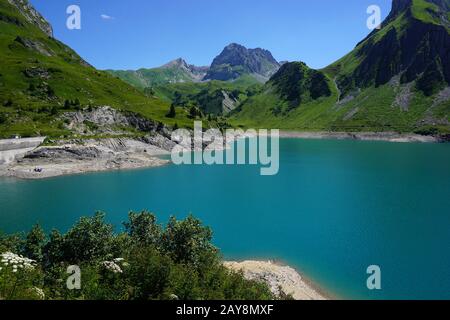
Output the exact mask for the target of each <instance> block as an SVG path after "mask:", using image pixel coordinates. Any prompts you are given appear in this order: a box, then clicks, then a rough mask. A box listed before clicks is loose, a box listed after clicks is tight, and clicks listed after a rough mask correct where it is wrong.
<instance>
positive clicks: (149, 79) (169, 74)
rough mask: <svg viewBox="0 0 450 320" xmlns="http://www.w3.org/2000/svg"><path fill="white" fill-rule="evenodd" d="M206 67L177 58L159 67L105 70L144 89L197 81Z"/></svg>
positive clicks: (200, 78) (204, 73)
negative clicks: (134, 69)
mask: <svg viewBox="0 0 450 320" xmlns="http://www.w3.org/2000/svg"><path fill="white" fill-rule="evenodd" d="M208 69H209V68H208V67H197V66H194V65H190V64H188V63H187V62H186V61H184V60H183V59H181V58H179V59H176V60H173V61H171V62H169V63H167V64H165V65H163V66H161V67H159V68H152V69H144V68H143V69H139V70H136V71H133V70H107V72H109V73H111V74H112V75H114V76H117V77H119V78H120V79H122V80H124V81H125V82H127V83H129V84H131V85H132V86H134V87H136V88H138V89H145V88H151V87H154V86H160V85H164V84H168V83H180V82H199V81H201V80H202V79H203V78H204V77H205V75H206V73H207V71H208Z"/></svg>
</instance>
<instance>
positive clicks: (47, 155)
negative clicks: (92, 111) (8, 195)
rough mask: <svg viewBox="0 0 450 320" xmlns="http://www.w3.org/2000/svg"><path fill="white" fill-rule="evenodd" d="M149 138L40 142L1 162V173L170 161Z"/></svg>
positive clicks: (45, 173) (32, 175)
mask: <svg viewBox="0 0 450 320" xmlns="http://www.w3.org/2000/svg"><path fill="white" fill-rule="evenodd" d="M155 144H156V143H155V141H153V144H150V143H149V142H148V141H144V140H135V139H131V138H111V139H101V140H85V141H82V142H80V141H70V142H66V143H58V144H57V145H55V146H40V147H37V148H36V149H34V150H31V151H28V152H27V153H25V154H24V155H23V157H18V158H17V159H15V160H13V161H11V162H10V163H7V164H3V165H1V166H0V176H4V177H14V178H21V179H42V178H50V177H56V176H62V175H70V174H79V173H86V172H97V171H108V170H121V169H137V168H147V167H157V166H163V165H167V164H168V163H170V161H169V160H164V159H161V158H160V157H158V156H160V155H165V154H168V151H167V150H166V149H164V148H161V147H159V146H157V145H155Z"/></svg>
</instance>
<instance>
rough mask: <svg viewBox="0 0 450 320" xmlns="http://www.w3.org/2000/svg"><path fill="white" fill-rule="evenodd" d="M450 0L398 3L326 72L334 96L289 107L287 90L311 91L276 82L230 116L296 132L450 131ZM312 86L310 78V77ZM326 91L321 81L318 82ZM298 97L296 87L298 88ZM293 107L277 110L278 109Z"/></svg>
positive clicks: (281, 73) (398, 0) (240, 121)
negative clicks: (379, 26)
mask: <svg viewBox="0 0 450 320" xmlns="http://www.w3.org/2000/svg"><path fill="white" fill-rule="evenodd" d="M448 8H449V0H428V1H425V0H394V1H393V5H392V11H391V13H390V14H389V16H388V17H387V19H386V20H385V21H384V22H383V24H382V28H381V29H380V30H375V31H373V32H372V33H371V34H369V35H368V36H367V37H366V38H365V39H364V40H363V41H361V42H360V43H359V44H358V45H357V46H356V48H355V49H354V50H353V51H352V52H350V53H349V54H348V55H346V56H345V57H343V58H342V59H340V60H338V61H337V62H335V63H333V64H332V65H330V66H329V67H327V68H325V69H323V70H321V71H322V74H323V75H325V76H326V79H327V82H328V87H329V89H330V91H331V95H330V97H329V98H319V99H317V100H316V101H310V102H305V101H303V103H300V104H298V105H296V104H297V101H296V100H293V101H294V102H295V103H292V99H291V100H290V99H289V97H288V96H286V95H283V94H282V92H283V91H292V89H293V88H294V89H296V90H297V91H298V93H299V94H300V95H302V94H306V95H308V94H310V92H308V88H305V87H303V86H302V85H301V84H299V85H295V86H294V87H292V86H293V83H292V82H285V83H284V84H282V88H278V89H276V88H275V89H274V81H273V80H274V78H275V79H276V78H280V77H286V75H284V74H285V73H287V72H288V71H289V70H287V69H285V68H281V69H280V70H279V72H278V73H277V74H276V75H275V76H274V77H272V79H271V81H269V82H268V83H267V85H266V87H265V88H264V90H263V92H262V93H261V94H260V95H257V96H255V97H253V98H251V99H249V101H247V102H246V103H245V104H244V105H243V106H242V108H240V110H241V111H240V112H239V113H235V114H234V115H233V123H234V124H235V125H252V126H271V127H272V126H277V127H280V128H288V129H299V130H337V131H392V130H396V131H405V132H411V131H417V132H420V133H431V134H437V133H444V134H445V133H448V132H450V88H449V83H450V78H449V73H450V56H449V55H450V37H449V22H448V16H449V9H448ZM311 81H312V79H311ZM321 86H323V84H322V85H321ZM294 92H295V90H294ZM286 104H287V105H289V104H290V105H291V107H290V108H289V109H285V111H286V110H287V111H288V112H281V113H280V112H274V111H277V110H276V109H275V110H274V109H273V106H275V105H286Z"/></svg>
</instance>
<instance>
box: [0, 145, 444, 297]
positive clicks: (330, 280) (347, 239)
mask: <svg viewBox="0 0 450 320" xmlns="http://www.w3.org/2000/svg"><path fill="white" fill-rule="evenodd" d="M280 157H281V159H280V172H279V174H278V175H276V176H268V177H262V176H260V175H259V168H258V167H255V166H175V165H170V166H166V167H161V168H152V169H144V170H133V171H121V172H119V171H115V172H105V173H93V174H85V175H74V176H66V177H58V178H52V179H46V180H39V181H21V180H15V179H2V180H0V229H1V230H3V231H5V232H15V231H24V230H29V229H30V228H31V226H32V225H33V224H35V223H37V222H39V223H40V224H41V225H42V226H43V227H44V228H46V229H47V230H50V229H51V228H57V229H60V230H62V231H65V230H67V228H69V227H70V226H71V225H73V224H74V223H75V222H76V221H77V220H78V218H79V217H80V216H82V215H92V214H93V213H94V212H95V211H97V210H101V211H104V212H106V213H107V214H108V215H107V218H108V221H110V222H112V223H114V224H115V225H117V226H120V223H121V222H122V221H124V220H126V219H127V213H128V211H129V210H141V209H148V210H150V211H153V212H155V213H156V214H157V216H158V217H159V219H160V220H161V221H164V222H165V221H167V219H168V217H169V216H170V215H176V216H177V217H179V218H183V217H185V216H186V215H187V214H189V213H193V214H194V215H195V216H197V217H199V218H200V219H201V220H202V221H203V222H204V223H205V224H206V225H209V226H211V227H212V228H213V231H214V242H215V244H216V245H217V246H218V247H220V248H221V250H222V252H223V254H224V256H225V258H226V259H277V260H281V261H283V262H285V263H287V264H289V265H291V266H293V267H296V268H297V269H298V270H299V271H301V272H303V273H304V274H305V275H307V276H308V277H309V278H310V279H311V280H313V281H314V282H316V283H318V284H320V285H321V286H322V287H323V288H324V289H326V290H328V291H329V292H331V293H333V294H334V295H336V296H338V297H342V298H375V299H381V298H388V299H398V298H402V299H406V298H410V299H423V298H424V299H430V298H434V299H442V298H447V299H449V298H450V144H414V143H409V144H395V143H387V142H361V141H348V140H347V141H331V140H296V139H282V141H281V143H280ZM369 265H379V266H380V267H381V271H382V290H380V291H369V290H368V289H367V287H366V279H367V277H368V275H367V274H366V269H367V267H368V266H369Z"/></svg>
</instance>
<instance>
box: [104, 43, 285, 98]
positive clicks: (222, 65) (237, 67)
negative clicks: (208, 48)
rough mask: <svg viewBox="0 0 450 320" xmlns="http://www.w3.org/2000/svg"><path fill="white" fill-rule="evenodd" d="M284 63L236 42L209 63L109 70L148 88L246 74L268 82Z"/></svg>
mask: <svg viewBox="0 0 450 320" xmlns="http://www.w3.org/2000/svg"><path fill="white" fill-rule="evenodd" d="M280 66H281V64H280V63H279V62H278V61H276V60H275V58H274V57H273V56H272V54H271V53H270V51H268V50H264V49H261V48H256V49H247V48H246V47H244V46H242V45H239V44H237V43H232V44H230V45H228V46H226V47H225V48H224V49H223V51H222V52H221V53H220V54H219V55H218V56H217V57H215V58H214V60H213V62H212V64H211V66H208V67H206V66H205V67H196V66H194V65H190V64H188V63H187V62H186V61H185V60H183V59H182V58H178V59H176V60H173V61H171V62H169V63H167V64H165V65H163V66H161V67H158V68H150V69H145V68H143V69H139V70H107V71H108V72H109V73H111V74H112V75H115V76H117V77H119V78H120V79H122V80H124V81H126V82H128V83H130V84H131V85H133V86H135V87H137V88H140V89H144V88H151V87H154V86H159V85H164V84H169V83H183V82H204V81H211V80H219V81H235V80H237V79H239V78H240V77H243V76H249V78H253V79H254V82H259V83H265V82H267V81H268V80H269V79H270V77H271V76H273V75H274V74H275V73H276V72H277V71H278V70H279V69H280Z"/></svg>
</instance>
